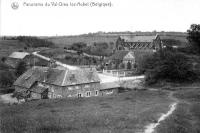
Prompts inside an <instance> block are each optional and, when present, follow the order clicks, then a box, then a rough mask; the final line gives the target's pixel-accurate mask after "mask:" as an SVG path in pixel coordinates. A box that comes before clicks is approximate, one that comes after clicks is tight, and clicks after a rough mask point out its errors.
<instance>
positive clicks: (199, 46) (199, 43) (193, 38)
mask: <svg viewBox="0 0 200 133" xmlns="http://www.w3.org/2000/svg"><path fill="white" fill-rule="evenodd" d="M187 32H188V38H187V39H188V41H189V42H190V44H191V45H192V46H193V47H194V50H197V51H198V53H199V54H200V24H192V25H191V26H190V29H189V30H187Z"/></svg>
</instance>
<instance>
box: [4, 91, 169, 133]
mask: <svg viewBox="0 0 200 133" xmlns="http://www.w3.org/2000/svg"><path fill="white" fill-rule="evenodd" d="M171 103H172V100H170V99H169V98H168V93H167V92H162V91H129V92H124V93H119V94H117V95H113V96H107V97H91V98H75V99H73V98H72V99H70V98H67V99H55V100H39V101H30V102H26V103H23V104H20V105H12V106H8V105H1V109H0V118H1V124H0V129H1V131H2V133H25V132H28V133H49V132H51V133H65V132H67V133H110V132H112V133H113V132H114V133H130V132H139V131H143V130H144V127H145V126H146V125H148V124H149V123H152V122H156V120H157V119H158V118H159V117H160V115H161V113H165V112H166V111H167V110H168V109H169V105H170V104H171Z"/></svg>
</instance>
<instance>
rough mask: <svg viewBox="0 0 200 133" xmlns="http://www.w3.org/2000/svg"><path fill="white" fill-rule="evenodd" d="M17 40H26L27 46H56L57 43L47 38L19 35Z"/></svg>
mask: <svg viewBox="0 0 200 133" xmlns="http://www.w3.org/2000/svg"><path fill="white" fill-rule="evenodd" d="M17 40H19V41H21V42H24V43H25V44H26V48H27V47H32V48H37V47H55V45H54V44H53V43H52V42H50V41H47V40H45V39H40V38H37V37H30V36H19V37H17Z"/></svg>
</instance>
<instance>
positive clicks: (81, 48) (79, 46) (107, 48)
mask: <svg viewBox="0 0 200 133" xmlns="http://www.w3.org/2000/svg"><path fill="white" fill-rule="evenodd" d="M113 47H114V42H110V43H107V42H94V43H93V44H92V45H91V46H88V45H87V44H86V43H84V42H78V43H73V44H72V45H71V46H70V47H69V48H68V49H71V50H75V51H78V53H80V54H81V53H83V52H84V53H87V54H89V55H95V56H102V57H105V56H110V55H111V54H112V51H113Z"/></svg>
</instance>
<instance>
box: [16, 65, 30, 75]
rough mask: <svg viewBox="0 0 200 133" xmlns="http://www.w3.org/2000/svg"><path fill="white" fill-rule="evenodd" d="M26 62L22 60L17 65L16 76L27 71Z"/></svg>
mask: <svg viewBox="0 0 200 133" xmlns="http://www.w3.org/2000/svg"><path fill="white" fill-rule="evenodd" d="M26 69H27V68H26V62H24V61H20V62H19V63H18V64H17V67H16V76H17V77H18V76H20V75H22V74H23V73H24V72H25V71H26Z"/></svg>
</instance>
